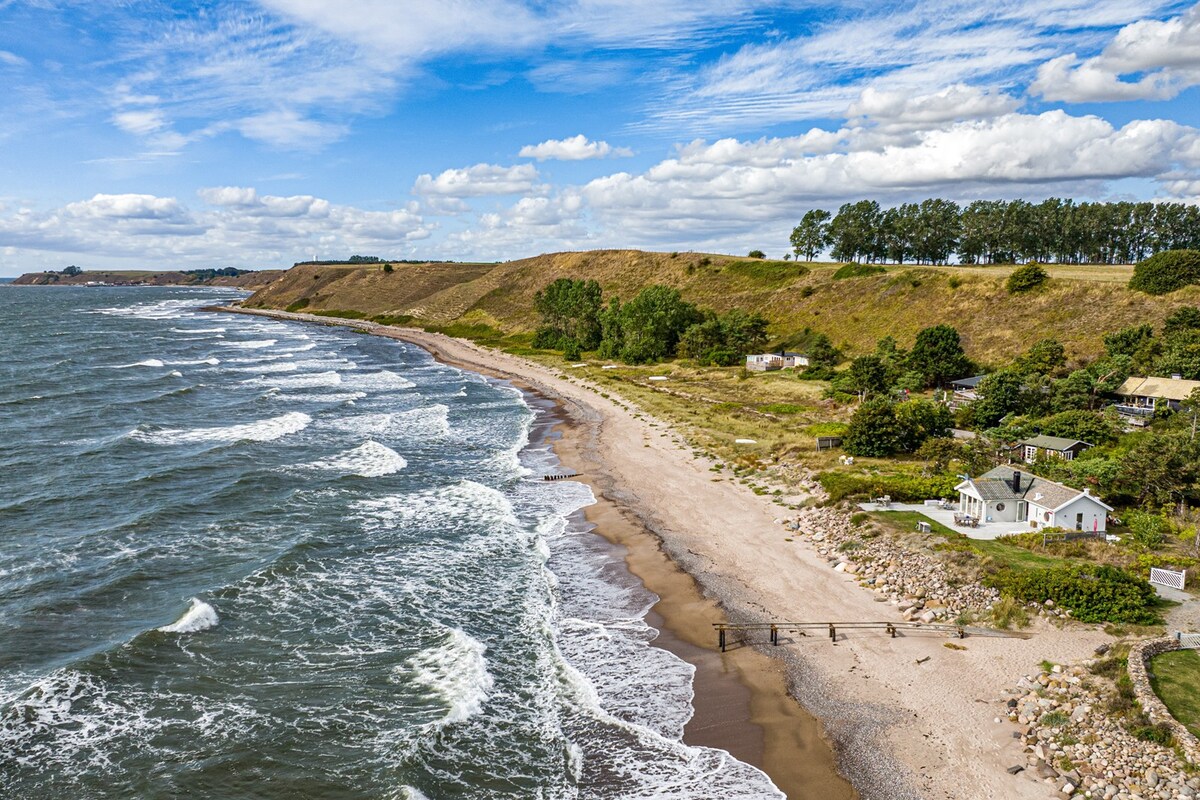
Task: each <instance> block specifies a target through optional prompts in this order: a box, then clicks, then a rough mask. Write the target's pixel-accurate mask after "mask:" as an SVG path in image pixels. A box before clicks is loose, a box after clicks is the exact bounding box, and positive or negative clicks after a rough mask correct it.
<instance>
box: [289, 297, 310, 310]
mask: <svg viewBox="0 0 1200 800" xmlns="http://www.w3.org/2000/svg"><path fill="white" fill-rule="evenodd" d="M308 303H309V299H308V298H307V297H301V298H300V299H299V300H297V301H296V302H294V303H292V304H291V305H289V306H288V307H287V308H285V309H284V311H288V312H296V311H299V310H300V309H302V308H308Z"/></svg>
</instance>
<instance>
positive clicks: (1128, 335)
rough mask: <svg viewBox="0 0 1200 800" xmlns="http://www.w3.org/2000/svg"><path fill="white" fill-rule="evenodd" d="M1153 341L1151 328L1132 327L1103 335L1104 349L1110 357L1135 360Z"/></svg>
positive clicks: (1146, 326)
mask: <svg viewBox="0 0 1200 800" xmlns="http://www.w3.org/2000/svg"><path fill="white" fill-rule="evenodd" d="M1153 339H1154V328H1153V327H1152V326H1150V325H1134V326H1131V327H1129V328H1122V329H1121V330H1119V331H1114V332H1113V333H1106V334H1104V349H1105V351H1106V352H1107V353H1108V354H1109V355H1110V356H1128V357H1130V358H1135V359H1136V358H1138V357H1139V356H1143V355H1144V354H1145V352H1146V349H1147V346H1148V345H1149V344H1150V343H1151V342H1152V341H1153Z"/></svg>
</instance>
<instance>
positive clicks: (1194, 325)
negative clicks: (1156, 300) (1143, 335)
mask: <svg viewBox="0 0 1200 800" xmlns="http://www.w3.org/2000/svg"><path fill="white" fill-rule="evenodd" d="M1194 330H1200V308H1197V307H1196V306H1180V307H1179V308H1177V309H1175V311H1173V312H1171V316H1169V317H1167V318H1166V320H1164V321H1163V329H1162V333H1163V336H1164V337H1170V336H1171V335H1173V334H1176V333H1181V332H1183V331H1194Z"/></svg>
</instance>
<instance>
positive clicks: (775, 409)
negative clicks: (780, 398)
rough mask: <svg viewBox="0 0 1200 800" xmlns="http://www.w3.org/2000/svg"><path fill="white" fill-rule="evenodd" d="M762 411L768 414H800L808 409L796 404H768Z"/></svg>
mask: <svg viewBox="0 0 1200 800" xmlns="http://www.w3.org/2000/svg"><path fill="white" fill-rule="evenodd" d="M762 410H763V411H765V412H766V413H768V414H800V413H803V412H804V411H806V410H807V409H806V408H805V407H804V406H798V405H796V404H795V403H768V404H767V405H765V406H763V407H762Z"/></svg>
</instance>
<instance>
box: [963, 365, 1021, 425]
mask: <svg viewBox="0 0 1200 800" xmlns="http://www.w3.org/2000/svg"><path fill="white" fill-rule="evenodd" d="M976 393H977V394H978V395H979V398H978V399H977V400H976V401H975V402H974V403H972V404H971V407H972V409H973V410H974V412H975V425H976V427H978V428H992V427H995V426H996V425H997V424H998V423H999V422H1000V420H1002V419H1004V418H1005V417H1006V416H1008V415H1009V414H1019V413H1021V412H1022V411H1023V410H1024V408H1025V381H1024V378H1022V377H1021V375H1019V374H1018V373H1016V372H1014V371H1013V370H1010V369H1008V370H1000V371H999V372H993V373H992V374H991V375H988V376H987V377H985V378H984V379H983V380H981V381H980V382H979V386H978V387H977V388H976Z"/></svg>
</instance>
